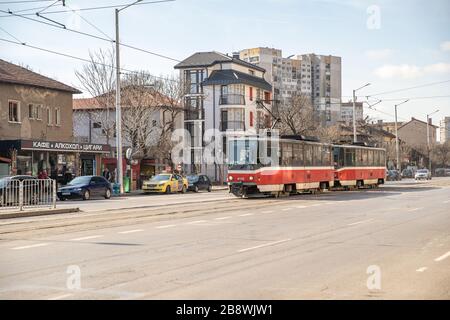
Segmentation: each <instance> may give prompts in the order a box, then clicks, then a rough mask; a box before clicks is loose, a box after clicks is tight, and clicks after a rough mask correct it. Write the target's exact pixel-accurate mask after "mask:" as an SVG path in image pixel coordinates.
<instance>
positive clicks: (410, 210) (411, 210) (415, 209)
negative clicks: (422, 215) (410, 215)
mask: <svg viewBox="0 0 450 320" xmlns="http://www.w3.org/2000/svg"><path fill="white" fill-rule="evenodd" d="M422 209H423V207H422V208H413V209H409V210H407V211H408V212H413V211H417V210H422Z"/></svg>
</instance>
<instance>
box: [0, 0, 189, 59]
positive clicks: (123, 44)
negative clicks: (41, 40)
mask: <svg viewBox="0 0 450 320" xmlns="http://www.w3.org/2000/svg"><path fill="white" fill-rule="evenodd" d="M168 1H175V0H163V1H158V2H168ZM151 3H156V2H151ZM0 12H3V13H7V14H10V15H13V16H16V17H19V18H23V19H26V20H30V21H33V22H38V23H41V24H45V25H48V26H51V27H54V28H58V29H61V30H67V31H70V32H73V33H76V34H79V35H83V36H86V37H90V38H94V39H97V40H102V41H107V42H110V43H115V40H111V39H107V38H103V37H100V36H96V35H94V34H90V33H87V32H82V31H78V30H75V29H71V28H67V27H66V26H65V25H63V24H60V23H59V22H57V21H53V22H54V23H50V22H46V21H41V20H37V19H33V18H29V17H26V16H24V15H20V14H16V13H14V12H12V11H5V10H0ZM46 19H48V18H46ZM48 20H51V19H48ZM119 45H121V46H122V47H126V48H129V49H133V50H136V51H140V52H144V53H147V54H150V55H153V56H157V57H160V58H163V59H167V60H171V61H174V62H180V60H178V59H175V58H172V57H169V56H166V55H163V54H160V53H156V52H152V51H149V50H146V49H142V48H139V47H136V46H133V45H129V44H125V43H123V42H120V43H119Z"/></svg>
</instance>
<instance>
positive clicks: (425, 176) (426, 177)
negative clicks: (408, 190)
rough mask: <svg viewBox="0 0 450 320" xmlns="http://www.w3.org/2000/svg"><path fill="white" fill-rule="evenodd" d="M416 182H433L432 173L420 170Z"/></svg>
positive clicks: (415, 177)
mask: <svg viewBox="0 0 450 320" xmlns="http://www.w3.org/2000/svg"><path fill="white" fill-rule="evenodd" d="M414 179H416V180H431V172H430V171H429V170H428V169H419V170H417V172H416V175H415V176H414Z"/></svg>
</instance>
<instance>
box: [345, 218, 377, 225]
mask: <svg viewBox="0 0 450 320" xmlns="http://www.w3.org/2000/svg"><path fill="white" fill-rule="evenodd" d="M372 220H373V219H368V220H362V221H357V222H353V223H349V224H348V226H356V225H358V224H361V223H365V222H369V221H372Z"/></svg>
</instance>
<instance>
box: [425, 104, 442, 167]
mask: <svg viewBox="0 0 450 320" xmlns="http://www.w3.org/2000/svg"><path fill="white" fill-rule="evenodd" d="M436 112H439V110H436V111H434V112H432V113H430V114H427V151H428V167H429V170H430V173H431V146H430V116H431V115H433V114H435V113H436Z"/></svg>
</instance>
